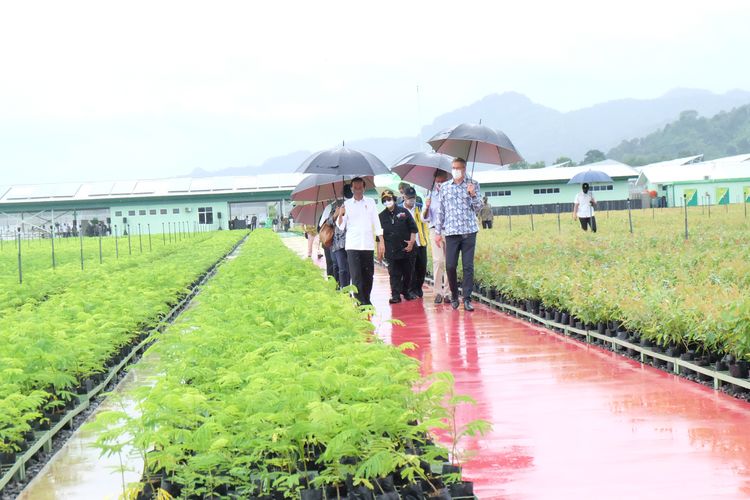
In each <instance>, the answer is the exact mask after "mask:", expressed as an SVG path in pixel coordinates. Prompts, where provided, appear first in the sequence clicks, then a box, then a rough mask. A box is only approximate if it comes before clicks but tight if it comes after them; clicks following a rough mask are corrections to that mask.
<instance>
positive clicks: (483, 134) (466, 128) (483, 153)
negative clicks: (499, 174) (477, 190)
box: [427, 123, 523, 174]
mask: <svg viewBox="0 0 750 500" xmlns="http://www.w3.org/2000/svg"><path fill="white" fill-rule="evenodd" d="M427 143H428V144H429V145H430V146H432V148H433V149H434V150H435V151H437V152H438V153H443V154H447V155H450V156H460V157H461V158H463V159H465V160H466V161H471V162H472V163H476V162H479V163H492V164H494V165H510V164H511V163H516V162H519V161H521V160H523V158H521V155H520V154H519V153H518V151H516V147H515V146H514V145H513V143H512V142H510V139H508V136H507V135H505V134H504V133H503V132H501V131H499V130H495V129H492V128H490V127H487V126H485V125H477V124H473V123H462V124H461V125H457V126H455V127H453V128H450V129H447V130H443V131H442V132H438V133H437V134H435V135H434V136H433V137H432V138H431V139H430V140H429V141H427ZM471 171H472V174H473V173H474V167H473V165H472V169H471Z"/></svg>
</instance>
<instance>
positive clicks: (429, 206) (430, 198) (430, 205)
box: [422, 170, 448, 304]
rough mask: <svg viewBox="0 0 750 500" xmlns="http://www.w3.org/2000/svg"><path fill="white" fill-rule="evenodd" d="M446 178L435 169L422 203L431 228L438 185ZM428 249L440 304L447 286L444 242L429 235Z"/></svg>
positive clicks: (425, 217)
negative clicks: (430, 252) (433, 180)
mask: <svg viewBox="0 0 750 500" xmlns="http://www.w3.org/2000/svg"><path fill="white" fill-rule="evenodd" d="M447 180H448V174H447V173H446V172H443V171H442V170H437V171H435V183H434V186H433V188H432V191H430V192H429V193H428V195H427V200H426V201H425V203H424V213H423V216H422V217H423V218H424V221H425V222H427V225H428V226H429V228H430V229H431V230H433V231H434V230H435V221H436V220H437V216H436V214H437V211H438V210H439V207H440V200H439V198H440V186H441V185H442V183H443V182H445V181H447ZM428 238H429V240H430V250H431V251H432V279H433V280H434V285H433V288H434V289H435V304H442V303H443V299H444V298H445V299H446V302H448V300H447V296H446V295H445V288H446V287H447V286H448V275H447V274H446V272H445V242H442V243H440V244H438V243H437V242H436V240H435V238H431V237H429V236H428Z"/></svg>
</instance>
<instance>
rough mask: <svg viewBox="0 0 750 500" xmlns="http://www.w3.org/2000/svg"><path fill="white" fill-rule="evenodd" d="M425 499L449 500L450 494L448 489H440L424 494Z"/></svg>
mask: <svg viewBox="0 0 750 500" xmlns="http://www.w3.org/2000/svg"><path fill="white" fill-rule="evenodd" d="M425 498H430V499H434V500H451V494H450V493H449V492H448V488H440V489H439V490H437V491H430V492H428V493H426V494H425Z"/></svg>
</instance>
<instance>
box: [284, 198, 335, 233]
mask: <svg viewBox="0 0 750 500" xmlns="http://www.w3.org/2000/svg"><path fill="white" fill-rule="evenodd" d="M327 205H328V202H327V201H318V202H316V203H308V204H307V205H297V206H296V207H294V208H293V209H292V211H291V212H290V215H291V217H292V219H294V222H296V223H300V224H307V225H310V226H316V227H317V226H318V222H319V221H320V216H321V215H323V210H325V208H326V206H327Z"/></svg>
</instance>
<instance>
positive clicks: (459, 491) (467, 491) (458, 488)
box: [448, 481, 474, 498]
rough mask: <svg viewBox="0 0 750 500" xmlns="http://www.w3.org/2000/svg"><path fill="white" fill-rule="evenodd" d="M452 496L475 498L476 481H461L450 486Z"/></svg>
mask: <svg viewBox="0 0 750 500" xmlns="http://www.w3.org/2000/svg"><path fill="white" fill-rule="evenodd" d="M448 491H450V494H451V497H452V498H467V497H468V498H474V483H472V482H471V481H461V482H460V483H453V484H451V485H450V486H448Z"/></svg>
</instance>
